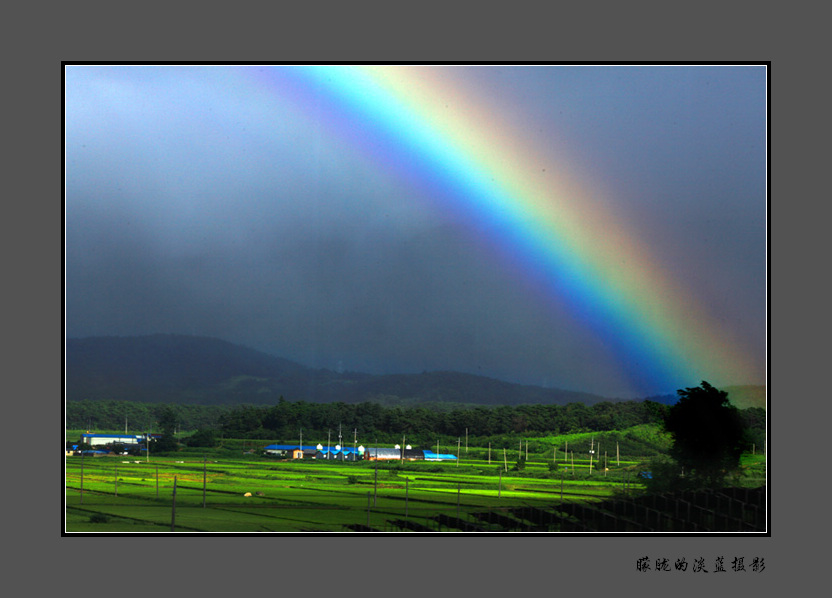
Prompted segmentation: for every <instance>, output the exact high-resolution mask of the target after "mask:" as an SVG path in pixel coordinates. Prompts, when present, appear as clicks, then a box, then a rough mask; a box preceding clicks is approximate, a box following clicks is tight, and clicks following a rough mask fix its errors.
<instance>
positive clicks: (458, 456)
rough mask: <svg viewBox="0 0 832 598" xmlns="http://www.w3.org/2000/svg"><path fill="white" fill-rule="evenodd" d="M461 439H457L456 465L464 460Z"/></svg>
mask: <svg viewBox="0 0 832 598" xmlns="http://www.w3.org/2000/svg"><path fill="white" fill-rule="evenodd" d="M459 449H460V439H459V437H457V439H456V466H457V467H459V462H460V461H462V453H461V452H460V450H459Z"/></svg>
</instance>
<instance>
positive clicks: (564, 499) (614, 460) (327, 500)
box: [65, 426, 766, 533]
mask: <svg viewBox="0 0 832 598" xmlns="http://www.w3.org/2000/svg"><path fill="white" fill-rule="evenodd" d="M79 435H80V433H76V431H68V432H67V438H68V439H72V438H77V437H78V436H79ZM535 442H536V443H537V445H538V446H540V447H549V448H544V449H543V450H542V452H538V453H534V452H530V453H528V459H527V460H524V459H521V456H522V457H525V455H523V454H522V453H521V448H523V445H522V444H520V443H519V442H518V444H517V445H515V446H514V447H513V448H512V449H503V448H500V449H499V450H498V449H496V448H495V449H494V450H490V448H484V447H474V446H471V447H470V450H469V449H468V448H462V449H461V450H460V453H461V457H462V458H461V460H460V462H459V463H456V462H435V461H405V462H403V463H402V462H399V461H394V462H379V463H376V462H370V461H359V462H337V461H334V462H332V461H318V460H315V459H304V460H294V461H293V460H282V459H277V458H273V457H266V456H264V455H263V454H262V450H261V449H262V446H264V445H265V444H267V443H265V442H262V441H251V440H249V441H245V440H234V439H225V441H224V444H223V446H222V447H218V448H215V449H193V448H192V449H188V448H185V449H182V450H180V451H179V452H177V453H175V454H172V455H169V456H162V455H150V457H149V458H148V457H147V456H142V457H133V456H112V455H110V456H100V457H90V456H87V457H84V458H81V457H79V456H68V457H66V459H65V462H66V467H65V488H66V490H65V503H66V518H65V521H66V526H65V530H66V532H70V533H72V532H117V533H133V532H136V533H144V532H153V533H169V532H171V528H172V527H173V531H176V532H191V533H193V532H209V533H222V532H232V533H248V532H351V531H376V532H395V533H401V532H405V531H422V532H438V531H442V532H447V531H450V532H459V531H486V532H496V531H540V530H535V529H534V526H533V525H532V524H530V523H529V522H528V521H525V520H523V519H522V517H520V516H519V515H518V510H519V509H527V510H528V509H531V510H532V511H533V510H534V509H544V510H549V511H552V510H560V511H565V510H569V509H559V507H564V506H565V507H569V506H570V505H571V506H574V505H575V504H577V503H580V504H584V505H587V506H588V505H590V503H594V504H596V505H598V504H603V501H609V500H610V499H621V498H622V497H623V498H626V499H629V498H631V497H635V496H637V495H639V494H643V491H644V489H645V488H644V486H643V485H642V484H641V483H640V482H643V481H644V480H643V479H641V478H639V476H638V474H639V473H640V472H641V471H643V470H644V469H645V468H648V467H649V465H648V464H647V463H648V462H649V459H650V458H651V457H652V456H653V455H655V454H661V453H663V452H664V450H665V449H666V447H667V446H668V441H667V439H666V438H665V437H664V436H663V435H662V434H661V433H659V432H658V431H657V429H656V428H655V427H651V426H636V427H634V428H631V429H629V430H626V431H624V432H612V433H600V434H599V433H581V434H570V435H564V436H550V437H545V438H537V439H534V440H531V441H530V444H533V443H535ZM619 442H620V444H621V446H622V448H623V447H629V449H630V450H631V451H632V450H638V451H639V452H641V450H642V449H643V450H645V452H644V453H641V454H644V455H645V456H643V457H636V456H632V454H628V455H627V456H625V454H624V452H623V451H622V453H621V455H620V458H619V455H618V450H617V449H618V445H619ZM602 443H603V444H602ZM593 446H594V447H595V449H596V455H598V456H600V457H601V459H602V465H604V467H600V468H598V462H597V458H595V460H594V461H593V465H594V467H593V468H590V461H589V459H588V457H589V454H588V450H589V449H590V447H593ZM602 446H603V448H602ZM555 447H557V449H558V452H557V462H556V467H555V463H554V461H555V453H554V448H555ZM567 447H568V449H569V454H568V455H566V454H565V453H564V452H563V450H564V449H565V448H567ZM453 448H457V447H453ZM504 450H505V451H506V452H504ZM602 451H603V452H602ZM453 452H454V453H456V451H453ZM636 454H638V453H636ZM504 455H505V456H504ZM578 455H581V456H582V457H587V458H577V456H578ZM82 468H83V480H82ZM765 468H766V465H765V456H764V455H761V454H759V453H758V454H753V455H752V454H746V455H743V458H742V462H741V474H740V476H739V477H737V478H736V479H734V480H733V484H734V485H736V486H743V487H752V488H753V487H760V486H764V485H765V481H766V480H765V474H766V471H765ZM174 483H175V485H176V495H175V501H174ZM246 494H250V496H246ZM362 526H363V527H362ZM367 528H369V529H367ZM548 529H549V530H550V531H557V529H554V530H552V527H551V526H550V527H549V528H548Z"/></svg>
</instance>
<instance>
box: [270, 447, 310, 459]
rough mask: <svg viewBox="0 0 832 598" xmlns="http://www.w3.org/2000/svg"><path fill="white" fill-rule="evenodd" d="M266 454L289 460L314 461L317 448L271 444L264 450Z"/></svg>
mask: <svg viewBox="0 0 832 598" xmlns="http://www.w3.org/2000/svg"><path fill="white" fill-rule="evenodd" d="M264 450H265V451H266V454H268V455H274V456H276V457H286V458H289V459H312V458H314V457H315V452H316V451H317V448H316V447H314V446H311V445H306V444H304V445H303V446H301V445H298V444H270V445H268V446H266V447H265V448H264Z"/></svg>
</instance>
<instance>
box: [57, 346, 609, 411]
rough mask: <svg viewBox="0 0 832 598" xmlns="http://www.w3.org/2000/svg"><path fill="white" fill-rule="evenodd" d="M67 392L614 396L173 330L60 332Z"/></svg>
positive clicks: (457, 398)
mask: <svg viewBox="0 0 832 598" xmlns="http://www.w3.org/2000/svg"><path fill="white" fill-rule="evenodd" d="M66 394H67V400H70V401H77V400H84V399H88V400H108V399H109V400H128V401H140V402H171V403H200V404H235V403H240V404H242V403H248V404H271V403H276V402H277V401H278V400H279V399H280V397H281V396H282V397H284V398H285V399H287V400H293V401H299V400H300V401H308V402H316V403H328V402H337V401H342V402H347V403H356V402H364V401H376V402H385V403H387V404H395V403H397V402H402V403H408V404H414V403H415V404H420V403H436V402H449V403H461V404H462V403H464V404H478V405H518V404H534V403H557V404H566V403H570V402H583V403H586V404H594V403H597V402H600V401H614V400H617V399H610V398H607V397H602V396H600V395H595V394H591V393H584V392H578V391H569V390H563V389H557V388H543V387H538V386H531V385H522V384H514V383H511V382H505V381H502V380H497V379H494V378H488V377H485V376H477V375H475V374H467V373H462V372H450V371H434V372H424V373H421V374H385V375H374V374H365V373H360V372H343V373H338V372H334V371H332V370H328V369H315V368H310V367H307V366H304V365H301V364H298V363H296V362H293V361H291V360H288V359H285V358H282V357H277V356H273V355H269V354H268V353H264V352H262V351H258V350H256V349H251V348H248V347H245V346H242V345H237V344H234V343H231V342H228V341H225V340H221V339H217V338H211V337H200V336H187V335H175V334H153V335H146V336H97V337H82V338H69V339H67V340H66Z"/></svg>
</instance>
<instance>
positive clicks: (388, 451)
mask: <svg viewBox="0 0 832 598" xmlns="http://www.w3.org/2000/svg"><path fill="white" fill-rule="evenodd" d="M364 458H365V459H367V460H368V461H394V460H399V459H401V458H402V453H401V449H397V448H368V449H367V450H365V451H364Z"/></svg>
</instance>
